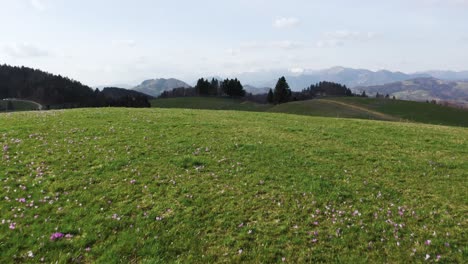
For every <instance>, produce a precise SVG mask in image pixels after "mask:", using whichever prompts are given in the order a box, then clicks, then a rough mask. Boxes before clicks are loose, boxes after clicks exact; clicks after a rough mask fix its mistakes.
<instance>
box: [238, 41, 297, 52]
mask: <svg viewBox="0 0 468 264" xmlns="http://www.w3.org/2000/svg"><path fill="white" fill-rule="evenodd" d="M302 47H304V43H303V42H299V41H292V40H280V41H265V42H257V41H251V42H244V43H241V45H240V49H239V50H238V52H240V51H242V50H259V49H286V50H292V49H299V48H302Z"/></svg>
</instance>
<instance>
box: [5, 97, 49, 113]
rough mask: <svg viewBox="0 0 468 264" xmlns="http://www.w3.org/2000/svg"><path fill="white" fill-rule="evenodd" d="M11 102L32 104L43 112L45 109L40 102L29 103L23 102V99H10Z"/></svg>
mask: <svg viewBox="0 0 468 264" xmlns="http://www.w3.org/2000/svg"><path fill="white" fill-rule="evenodd" d="M8 100H9V101H15V102H27V103H31V104H34V105H36V106H37V110H43V109H44V107H43V106H42V105H41V104H39V103H38V102H34V101H29V100H23V99H8Z"/></svg>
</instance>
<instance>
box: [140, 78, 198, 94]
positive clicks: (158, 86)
mask: <svg viewBox="0 0 468 264" xmlns="http://www.w3.org/2000/svg"><path fill="white" fill-rule="evenodd" d="M190 87H191V86H190V85H188V84H187V83H185V82H183V81H180V80H177V79H173V78H171V79H152V80H146V81H144V82H142V83H141V84H140V85H138V86H137V87H135V88H133V90H135V91H138V92H141V93H144V94H147V95H150V96H153V97H158V96H159V95H161V93H162V92H164V91H170V90H172V89H174V88H190Z"/></svg>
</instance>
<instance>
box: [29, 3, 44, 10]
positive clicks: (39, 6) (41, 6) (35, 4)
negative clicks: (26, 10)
mask: <svg viewBox="0 0 468 264" xmlns="http://www.w3.org/2000/svg"><path fill="white" fill-rule="evenodd" d="M29 3H30V4H31V6H32V7H34V8H35V9H37V10H39V11H44V10H45V8H46V7H45V4H44V2H43V1H42V0H29Z"/></svg>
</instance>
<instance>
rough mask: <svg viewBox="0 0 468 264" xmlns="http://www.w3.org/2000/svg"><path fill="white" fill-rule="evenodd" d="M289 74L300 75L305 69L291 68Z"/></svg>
mask: <svg viewBox="0 0 468 264" xmlns="http://www.w3.org/2000/svg"><path fill="white" fill-rule="evenodd" d="M289 72H290V73H293V74H302V73H304V72H305V69H304V68H299V67H297V68H291V69H289Z"/></svg>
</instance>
